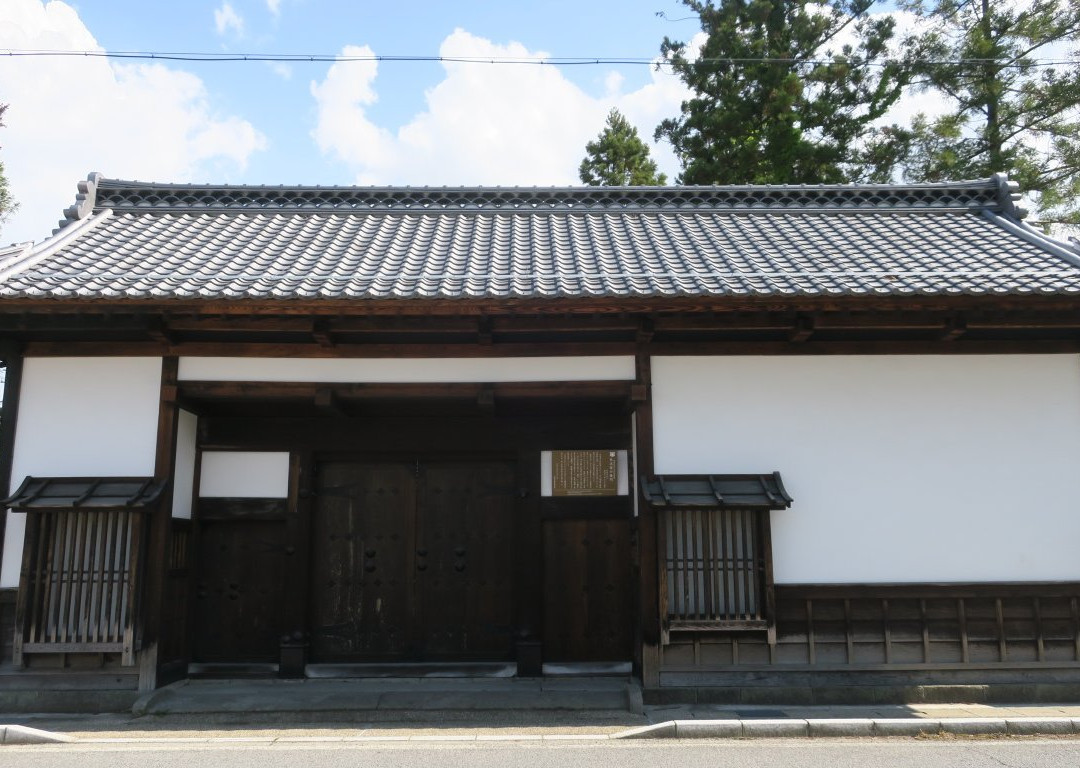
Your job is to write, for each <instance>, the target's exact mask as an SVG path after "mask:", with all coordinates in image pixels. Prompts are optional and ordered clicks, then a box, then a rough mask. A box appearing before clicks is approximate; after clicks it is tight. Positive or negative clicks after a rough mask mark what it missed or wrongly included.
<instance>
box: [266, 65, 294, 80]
mask: <svg viewBox="0 0 1080 768" xmlns="http://www.w3.org/2000/svg"><path fill="white" fill-rule="evenodd" d="M267 66H269V67H270V71H271V72H273V73H274V74H275V75H277V76H278V77H280V78H281V79H282V80H292V75H293V68H292V65H291V64H286V63H285V62H283V61H270V62H267Z"/></svg>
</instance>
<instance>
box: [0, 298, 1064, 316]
mask: <svg viewBox="0 0 1080 768" xmlns="http://www.w3.org/2000/svg"><path fill="white" fill-rule="evenodd" d="M958 310H964V311H999V312H1014V311H1021V312H1036V311H1041V312H1064V313H1069V312H1072V313H1075V311H1076V305H1075V300H1074V299H1073V298H1072V297H1069V296H831V295H830V296H758V297H754V296H746V297H736V296H601V297H588V296H576V297H575V296H570V297H554V298H553V297H539V296H537V297H524V298H518V297H515V298H481V299H463V298H454V299H450V298H447V299H434V298H411V299H364V300H350V301H345V300H342V299H277V300H274V299H237V298H214V299H177V298H170V299H161V300H148V299H96V298H95V299H65V300H64V301H62V302H60V301H57V300H56V299H51V298H50V299H35V298H13V299H5V301H4V305H3V308H2V310H0V313H2V314H19V313H24V312H28V313H34V314H39V313H40V314H53V315H58V314H62V315H71V314H72V313H73V312H74V311H83V312H91V313H99V314H100V313H105V312H115V313H147V312H154V313H161V312H167V313H171V314H175V315H180V314H194V315H208V314H214V315H218V316H227V315H237V316H248V317H250V316H255V315H276V316H280V317H311V316H313V315H321V316H326V317H338V316H340V315H342V314H346V315H348V314H353V315H354V316H357V317H374V316H391V317H408V316H413V317H434V316H440V317H446V316H450V317H459V318H460V317H482V316H489V315H490V316H495V315H502V316H513V315H517V316H523V315H537V316H549V317H550V316H567V315H575V316H580V315H593V316H601V315H608V316H612V315H618V314H622V313H649V314H658V313H691V314H696V313H705V312H714V313H716V314H717V315H722V314H727V313H732V312H770V313H774V312H793V313H797V312H808V313H815V312H857V311H878V312H894V311H907V312H914V311H919V312H924V311H936V312H955V311H958Z"/></svg>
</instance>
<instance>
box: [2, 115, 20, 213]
mask: <svg viewBox="0 0 1080 768" xmlns="http://www.w3.org/2000/svg"><path fill="white" fill-rule="evenodd" d="M7 108H8V105H7V104H0V128H2V127H3V126H4V112H6V111H7ZM18 207H19V204H18V203H16V202H15V199H14V198H13V197H12V196H11V192H10V190H8V181H7V175H6V174H5V173H4V164H3V163H0V224H3V223H4V222H5V221H6V220H7V217H8V216H10V215H11V214H12V213H14V212H15V209H16V208H18Z"/></svg>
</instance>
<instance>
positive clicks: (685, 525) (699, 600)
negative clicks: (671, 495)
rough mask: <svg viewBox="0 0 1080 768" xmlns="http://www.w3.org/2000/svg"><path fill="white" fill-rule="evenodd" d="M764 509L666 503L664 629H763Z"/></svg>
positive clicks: (765, 589)
mask: <svg viewBox="0 0 1080 768" xmlns="http://www.w3.org/2000/svg"><path fill="white" fill-rule="evenodd" d="M767 515H768V512H767V511H760V510H752V509H667V510H664V511H663V513H662V514H661V517H660V525H661V535H662V537H663V547H664V549H663V550H662V551H664V552H665V561H664V563H665V566H664V569H663V571H662V576H663V579H664V584H663V589H662V592H661V594H663V595H664V596H665V597H666V604H667V611H666V618H667V624H668V628H669V629H766V628H767V627H768V619H769V598H768V589H769V584H768V581H769V578H768V576H769V568H768V559H767V549H766V546H765V545H766V542H767V531H766V526H767V517H766V516H767Z"/></svg>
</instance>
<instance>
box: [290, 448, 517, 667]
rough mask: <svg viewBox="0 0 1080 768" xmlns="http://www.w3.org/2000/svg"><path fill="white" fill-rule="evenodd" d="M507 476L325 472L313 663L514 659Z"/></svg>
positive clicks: (507, 468) (452, 471)
mask: <svg viewBox="0 0 1080 768" xmlns="http://www.w3.org/2000/svg"><path fill="white" fill-rule="evenodd" d="M516 474H517V470H516V465H515V464H514V463H512V462H507V461H492V460H479V461H468V460H457V459H455V460H452V461H422V462H417V461H409V462H404V461H399V462H385V461H379V462H359V461H327V462H324V463H322V464H320V466H319V468H318V474H317V479H316V496H317V498H316V504H315V508H314V519H313V521H312V541H313V547H312V551H313V552H314V553H315V555H314V557H313V562H312V569H313V570H312V577H311V582H310V584H311V598H310V599H311V602H310V605H311V660H312V661H315V662H362V661H387V660H451V659H491V660H495V659H505V658H512V654H513V650H514V636H513V635H514V632H513V626H514V609H515V603H514V578H513V557H514V555H513V553H514V520H515V514H514V513H515V498H516V495H517V485H516Z"/></svg>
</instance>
